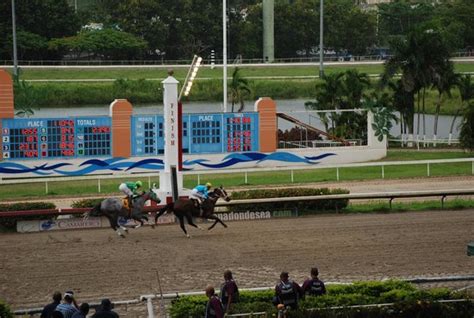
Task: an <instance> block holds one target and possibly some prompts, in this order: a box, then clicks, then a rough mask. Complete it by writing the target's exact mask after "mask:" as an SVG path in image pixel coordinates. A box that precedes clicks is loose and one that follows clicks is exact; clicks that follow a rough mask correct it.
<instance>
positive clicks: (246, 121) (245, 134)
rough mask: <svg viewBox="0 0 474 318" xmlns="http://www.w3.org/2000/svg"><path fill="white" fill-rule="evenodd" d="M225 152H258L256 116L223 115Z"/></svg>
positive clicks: (244, 114) (245, 114)
mask: <svg viewBox="0 0 474 318" xmlns="http://www.w3.org/2000/svg"><path fill="white" fill-rule="evenodd" d="M224 122H225V127H224V128H225V131H224V136H225V141H224V142H225V151H226V152H241V151H257V150H258V139H259V138H258V137H259V136H258V114H257V113H232V114H224Z"/></svg>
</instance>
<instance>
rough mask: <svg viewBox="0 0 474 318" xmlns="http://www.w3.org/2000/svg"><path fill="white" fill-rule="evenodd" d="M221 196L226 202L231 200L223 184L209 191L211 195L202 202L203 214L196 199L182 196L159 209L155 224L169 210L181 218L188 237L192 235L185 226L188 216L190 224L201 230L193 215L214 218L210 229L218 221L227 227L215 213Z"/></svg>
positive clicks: (180, 221)
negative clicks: (197, 205)
mask: <svg viewBox="0 0 474 318" xmlns="http://www.w3.org/2000/svg"><path fill="white" fill-rule="evenodd" d="M219 198H222V199H224V200H225V201H226V202H229V201H230V198H229V196H228V195H227V192H226V191H225V190H224V188H223V187H222V186H221V187H220V188H215V189H214V190H213V191H212V192H209V197H208V198H207V199H205V200H204V201H203V202H202V210H203V214H202V215H201V212H200V210H199V208H198V207H196V205H195V202H194V200H192V199H187V198H180V199H178V200H176V201H175V202H173V203H169V204H167V205H166V206H165V207H164V208H161V209H160V210H158V213H157V214H156V216H155V224H156V222H157V220H158V218H159V217H160V216H162V215H163V214H164V213H165V212H168V213H169V212H173V213H174V215H175V216H176V217H177V218H178V220H179V225H180V226H181V229H182V230H183V232H184V234H185V235H186V236H187V237H188V238H189V237H190V236H189V234H188V232H187V231H186V228H185V226H184V218H186V220H187V221H188V224H189V225H191V226H194V227H195V228H198V229H201V230H202V228H201V227H200V226H198V225H196V224H194V222H193V217H199V218H202V219H209V220H214V224H212V225H211V226H210V227H209V228H208V230H212V228H213V227H214V226H216V224H217V223H218V222H219V223H220V224H222V226H224V227H227V225H226V224H225V223H224V222H222V220H221V219H219V218H218V217H217V216H216V215H215V214H214V207H215V205H216V202H217V200H218V199H219Z"/></svg>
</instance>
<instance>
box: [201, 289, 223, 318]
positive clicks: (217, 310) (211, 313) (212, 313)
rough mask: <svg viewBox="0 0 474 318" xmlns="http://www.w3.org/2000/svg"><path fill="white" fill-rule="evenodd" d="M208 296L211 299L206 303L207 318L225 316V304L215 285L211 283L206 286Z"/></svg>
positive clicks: (221, 317)
mask: <svg viewBox="0 0 474 318" xmlns="http://www.w3.org/2000/svg"><path fill="white" fill-rule="evenodd" d="M206 296H207V297H208V298H209V301H208V302H207V305H206V316H205V317H206V318H223V317H224V306H222V302H221V300H220V299H219V297H217V295H216V293H215V290H214V287H213V286H211V285H209V286H207V287H206Z"/></svg>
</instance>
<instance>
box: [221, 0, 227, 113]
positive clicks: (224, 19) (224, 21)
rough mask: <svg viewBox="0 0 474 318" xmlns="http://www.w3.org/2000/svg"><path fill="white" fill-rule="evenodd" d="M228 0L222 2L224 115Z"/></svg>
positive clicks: (224, 107) (224, 105) (225, 102)
mask: <svg viewBox="0 0 474 318" xmlns="http://www.w3.org/2000/svg"><path fill="white" fill-rule="evenodd" d="M226 2H227V0H222V29H223V30H222V40H223V41H222V42H223V43H222V66H223V74H222V77H223V80H222V85H223V95H224V96H223V105H222V108H223V110H224V113H227V3H226Z"/></svg>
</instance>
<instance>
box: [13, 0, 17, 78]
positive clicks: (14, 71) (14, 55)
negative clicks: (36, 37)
mask: <svg viewBox="0 0 474 318" xmlns="http://www.w3.org/2000/svg"><path fill="white" fill-rule="evenodd" d="M15 20H16V19H15V0H12V29H13V78H14V79H15V81H16V80H18V54H17V51H16V21H15Z"/></svg>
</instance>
